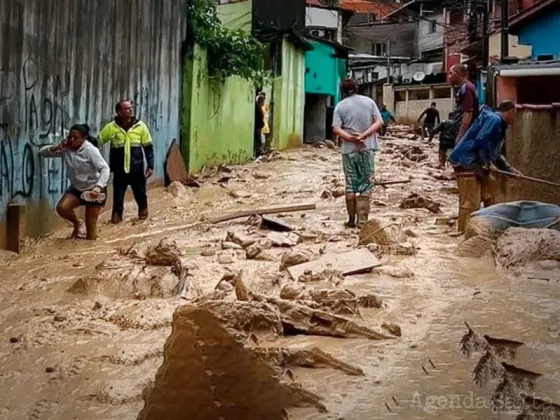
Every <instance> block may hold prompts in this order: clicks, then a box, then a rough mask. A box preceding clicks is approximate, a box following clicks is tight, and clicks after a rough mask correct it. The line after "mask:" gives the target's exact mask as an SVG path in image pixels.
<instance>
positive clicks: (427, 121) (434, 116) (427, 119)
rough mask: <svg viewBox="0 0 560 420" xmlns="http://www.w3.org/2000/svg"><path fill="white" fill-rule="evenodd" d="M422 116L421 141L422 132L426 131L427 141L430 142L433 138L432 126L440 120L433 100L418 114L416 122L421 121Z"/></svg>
mask: <svg viewBox="0 0 560 420" xmlns="http://www.w3.org/2000/svg"><path fill="white" fill-rule="evenodd" d="M422 118H424V122H423V123H422V141H423V140H424V134H426V133H427V134H428V143H431V142H432V140H433V138H434V128H435V127H436V126H437V125H439V123H440V122H441V119H440V117H439V111H438V110H437V104H436V103H435V102H432V105H431V106H430V107H429V108H426V109H425V110H424V111H423V112H422V113H421V114H420V117H418V122H420V121H422Z"/></svg>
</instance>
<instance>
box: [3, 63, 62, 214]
mask: <svg viewBox="0 0 560 420" xmlns="http://www.w3.org/2000/svg"><path fill="white" fill-rule="evenodd" d="M3 78H4V80H2V82H3V83H4V86H6V87H7V88H8V89H7V91H8V94H7V95H5V96H3V97H2V98H1V100H0V203H1V205H2V211H1V212H2V213H3V212H4V209H5V208H6V206H7V204H8V203H10V202H12V201H15V200H18V199H19V200H22V199H23V200H28V199H39V200H41V199H50V200H51V201H55V200H56V199H57V197H58V196H59V195H60V194H61V193H62V192H63V191H64V190H65V189H66V188H67V185H68V180H67V177H66V174H65V170H64V165H63V162H62V160H60V159H43V158H41V157H40V156H39V154H38V152H39V149H40V148H41V147H42V146H45V145H49V144H53V143H54V142H56V141H59V140H60V139H61V138H62V137H63V136H64V134H65V130H66V125H67V124H68V114H67V112H66V110H67V108H68V107H67V104H66V96H67V95H66V91H65V86H68V84H69V74H68V73H66V74H65V75H55V76H50V75H42V74H41V73H40V72H39V67H38V65H37V62H36V60H34V59H33V58H32V57H28V58H27V59H26V60H24V63H23V65H22V67H21V69H19V72H18V73H17V74H15V75H14V74H13V73H12V74H8V73H7V72H5V74H4V77H3ZM6 81H8V83H7V85H6V84H5V83H6Z"/></svg>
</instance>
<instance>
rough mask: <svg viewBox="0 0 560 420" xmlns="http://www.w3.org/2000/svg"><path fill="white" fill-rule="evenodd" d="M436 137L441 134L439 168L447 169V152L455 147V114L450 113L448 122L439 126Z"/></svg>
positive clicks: (436, 129)
mask: <svg viewBox="0 0 560 420" xmlns="http://www.w3.org/2000/svg"><path fill="white" fill-rule="evenodd" d="M433 133H434V135H436V134H439V167H440V169H445V164H446V162H447V152H448V151H449V150H453V148H454V147H455V133H454V131H453V112H450V113H449V117H448V119H447V120H445V121H443V122H442V123H441V124H440V125H438V126H437V127H436V128H435V129H434V131H433Z"/></svg>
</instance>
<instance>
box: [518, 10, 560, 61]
mask: <svg viewBox="0 0 560 420" xmlns="http://www.w3.org/2000/svg"><path fill="white" fill-rule="evenodd" d="M551 9H552V8H551ZM559 28H560V5H556V6H555V10H549V11H547V12H546V13H543V15H542V16H540V17H539V18H538V19H536V20H534V21H533V22H531V23H528V24H527V25H524V26H523V27H521V28H520V29H519V31H518V32H519V41H520V42H521V43H522V44H527V45H532V47H533V58H536V57H537V55H539V54H554V58H555V59H559V58H560V36H559Z"/></svg>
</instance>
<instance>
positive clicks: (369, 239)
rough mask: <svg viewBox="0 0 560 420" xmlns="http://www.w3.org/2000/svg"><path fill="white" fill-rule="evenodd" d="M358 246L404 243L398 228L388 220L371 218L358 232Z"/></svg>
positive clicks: (404, 237)
mask: <svg viewBox="0 0 560 420" xmlns="http://www.w3.org/2000/svg"><path fill="white" fill-rule="evenodd" d="M359 238H360V245H368V244H371V243H375V244H378V245H394V244H398V243H401V242H404V241H406V236H405V235H404V233H403V232H402V229H401V227H400V226H398V225H396V224H395V223H393V222H391V221H389V220H382V219H377V218H372V219H371V220H369V221H368V222H367V223H366V224H365V225H364V226H363V227H362V229H361V230H360V235H359Z"/></svg>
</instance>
